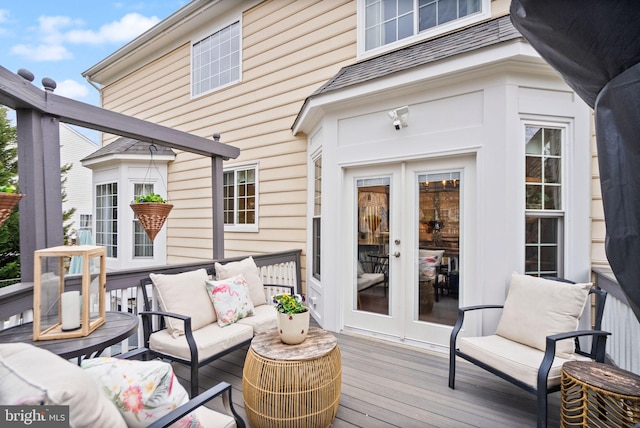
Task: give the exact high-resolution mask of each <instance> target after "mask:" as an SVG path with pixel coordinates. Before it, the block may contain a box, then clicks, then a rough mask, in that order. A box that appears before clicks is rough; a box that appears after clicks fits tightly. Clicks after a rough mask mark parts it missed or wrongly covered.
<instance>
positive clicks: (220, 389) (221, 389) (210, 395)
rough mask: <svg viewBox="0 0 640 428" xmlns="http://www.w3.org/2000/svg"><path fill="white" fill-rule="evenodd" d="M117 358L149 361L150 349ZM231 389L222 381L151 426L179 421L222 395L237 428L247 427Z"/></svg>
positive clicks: (153, 427) (229, 385) (226, 408)
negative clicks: (233, 398) (235, 405)
mask: <svg viewBox="0 0 640 428" xmlns="http://www.w3.org/2000/svg"><path fill="white" fill-rule="evenodd" d="M117 358H120V359H136V360H143V361H147V360H149V350H148V349H146V348H139V349H136V350H133V351H130V352H126V353H124V354H120V355H118V356H117ZM231 389H232V388H231V384H230V383H227V382H220V383H218V384H217V385H215V386H213V387H211V388H209V389H207V390H206V391H204V392H203V393H202V394H200V395H198V396H197V397H196V398H192V399H191V400H189V401H188V402H186V403H184V404H183V405H181V406H180V407H178V408H176V409H174V410H172V411H171V412H169V413H167V414H166V415H164V416H163V417H162V418H160V419H158V420H157V421H155V422H154V423H152V424H151V425H149V428H164V427H168V426H170V425H172V424H173V423H175V422H177V421H178V420H179V419H180V418H183V417H185V416H186V415H188V414H189V413H191V412H193V411H194V410H196V409H197V408H198V407H200V406H203V405H204V404H205V403H207V402H208V401H210V400H213V399H214V398H216V397H222V403H223V405H224V408H225V410H226V412H227V414H229V415H230V416H233V418H234V419H235V421H236V426H237V428H246V425H245V423H244V420H243V419H242V417H241V416H240V415H239V414H238V412H236V409H235V408H234V407H233V401H232V400H231Z"/></svg>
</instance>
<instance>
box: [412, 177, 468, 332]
mask: <svg viewBox="0 0 640 428" xmlns="http://www.w3.org/2000/svg"><path fill="white" fill-rule="evenodd" d="M416 184H417V186H416V189H417V191H418V212H417V213H416V216H415V218H416V221H417V225H416V226H415V228H416V230H417V231H418V237H419V239H418V248H417V251H416V254H417V255H418V260H417V263H416V266H417V269H418V272H417V275H416V278H417V289H418V290H417V293H416V294H417V296H418V302H417V308H418V310H417V311H416V312H417V314H416V315H417V319H419V320H421V321H428V322H433V323H438V324H445V325H453V324H454V323H455V321H456V317H457V313H458V291H459V269H460V266H459V262H460V260H459V254H460V184H461V183H460V173H458V172H446V173H437V174H419V175H418V176H417V183H416Z"/></svg>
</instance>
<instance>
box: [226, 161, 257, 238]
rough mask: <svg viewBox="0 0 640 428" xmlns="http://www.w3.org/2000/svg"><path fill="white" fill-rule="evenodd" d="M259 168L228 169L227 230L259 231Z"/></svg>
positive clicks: (252, 166)
mask: <svg viewBox="0 0 640 428" xmlns="http://www.w3.org/2000/svg"><path fill="white" fill-rule="evenodd" d="M257 198H258V167H257V166H256V165H244V166H237V167H234V168H227V169H225V171H224V176H223V201H224V208H223V213H224V225H225V230H228V231H238V232H257V231H258V200H257Z"/></svg>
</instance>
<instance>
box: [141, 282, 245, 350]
mask: <svg viewBox="0 0 640 428" xmlns="http://www.w3.org/2000/svg"><path fill="white" fill-rule="evenodd" d="M203 288H204V287H203ZM207 303H208V304H211V302H210V301H209V298H207ZM252 337H253V328H251V326H248V325H243V324H239V323H234V324H231V325H228V326H226V327H224V328H222V327H220V326H219V325H218V324H216V323H213V324H209V325H208V326H206V327H203V328H201V329H198V330H196V331H194V332H193V338H194V339H195V341H196V345H197V347H198V360H204V359H206V358H208V357H211V356H213V355H216V354H219V353H220V352H223V351H226V350H227V349H229V348H231V347H233V346H235V345H238V344H240V343H243V342H246V341H250V340H251V338H252ZM149 349H151V350H153V351H158V352H161V353H163V354H168V355H171V356H174V357H178V358H182V359H185V360H191V354H190V353H189V345H188V344H187V339H186V337H185V336H184V335H182V336H178V337H173V336H172V335H171V334H169V332H168V331H167V330H166V329H165V330H160V331H157V332H155V333H153V334H152V335H151V336H150V337H149Z"/></svg>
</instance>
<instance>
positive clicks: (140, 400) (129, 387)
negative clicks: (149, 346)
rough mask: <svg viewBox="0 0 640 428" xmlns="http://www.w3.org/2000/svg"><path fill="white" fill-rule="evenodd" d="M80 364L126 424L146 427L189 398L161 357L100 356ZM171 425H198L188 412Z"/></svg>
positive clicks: (185, 427)
mask: <svg viewBox="0 0 640 428" xmlns="http://www.w3.org/2000/svg"><path fill="white" fill-rule="evenodd" d="M82 368H83V369H84V370H85V371H86V372H87V373H89V374H90V375H91V377H93V379H94V380H95V381H96V382H97V383H98V384H99V385H100V387H101V388H102V390H103V392H104V393H105V394H106V396H107V397H109V399H110V400H111V401H112V402H113V403H114V404H115V405H116V407H117V408H118V410H119V411H120V413H121V414H122V417H123V418H124V420H125V421H126V423H127V426H129V427H146V426H148V425H150V424H151V423H153V422H155V421H157V420H158V419H160V418H161V417H163V416H165V415H166V414H167V413H169V412H171V411H172V410H174V409H176V408H178V407H179V406H181V405H182V404H184V403H186V402H187V401H189V395H188V394H187V391H186V390H185V389H184V387H183V386H182V385H180V383H179V382H178V379H177V378H176V375H175V374H174V373H173V369H172V368H171V364H169V363H165V362H163V361H157V360H154V361H134V360H121V359H118V358H111V357H100V358H90V359H85V360H83V361H82ZM172 427H174V428H187V427H188V428H197V427H201V425H200V423H199V422H198V420H197V418H196V416H195V414H194V413H191V414H189V415H187V416H185V417H184V418H182V419H180V420H178V421H177V422H176V423H174V424H173V425H172Z"/></svg>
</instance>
